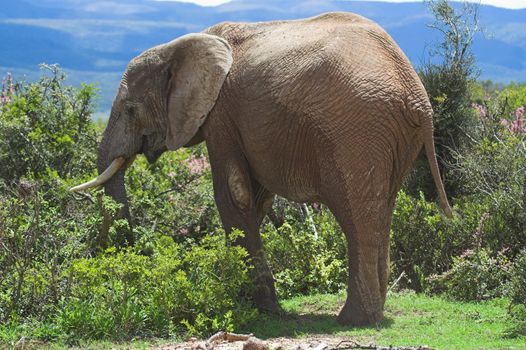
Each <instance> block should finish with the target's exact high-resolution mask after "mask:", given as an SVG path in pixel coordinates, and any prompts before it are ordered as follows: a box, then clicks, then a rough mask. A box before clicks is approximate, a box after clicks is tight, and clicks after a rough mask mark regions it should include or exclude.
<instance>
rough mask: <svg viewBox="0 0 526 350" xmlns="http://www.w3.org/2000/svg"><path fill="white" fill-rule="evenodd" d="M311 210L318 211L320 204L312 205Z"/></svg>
mask: <svg viewBox="0 0 526 350" xmlns="http://www.w3.org/2000/svg"><path fill="white" fill-rule="evenodd" d="M312 208H313V209H314V210H318V209H320V204H319V203H312Z"/></svg>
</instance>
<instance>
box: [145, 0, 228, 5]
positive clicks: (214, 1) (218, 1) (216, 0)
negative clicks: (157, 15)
mask: <svg viewBox="0 0 526 350" xmlns="http://www.w3.org/2000/svg"><path fill="white" fill-rule="evenodd" d="M155 1H177V2H188V3H192V4H196V5H200V6H218V5H222V4H226V3H227V2H230V0H155Z"/></svg>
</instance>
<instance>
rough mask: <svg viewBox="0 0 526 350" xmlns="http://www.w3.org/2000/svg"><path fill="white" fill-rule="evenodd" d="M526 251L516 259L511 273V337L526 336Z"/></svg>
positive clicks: (509, 333)
mask: <svg viewBox="0 0 526 350" xmlns="http://www.w3.org/2000/svg"><path fill="white" fill-rule="evenodd" d="M525 286H526V250H523V251H522V252H521V253H520V254H519V255H518V256H517V258H516V260H515V263H514V266H513V270H512V272H511V284H510V291H509V297H510V299H511V303H510V307H509V317H510V327H509V329H508V335H509V336H513V337H516V336H524V335H526V288H525Z"/></svg>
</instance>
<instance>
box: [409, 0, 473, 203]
mask: <svg viewBox="0 0 526 350" xmlns="http://www.w3.org/2000/svg"><path fill="white" fill-rule="evenodd" d="M427 4H428V8H429V11H430V12H431V13H432V15H433V16H434V19H435V20H434V22H432V23H431V24H430V25H429V26H430V27H431V28H433V29H435V30H436V31H438V32H439V33H440V34H441V37H442V41H441V42H440V43H439V44H438V45H437V47H435V49H434V51H432V52H431V57H433V56H435V60H434V61H429V62H427V63H425V64H424V65H423V67H421V68H420V70H419V75H420V79H421V80H422V83H423V84H424V86H425V88H426V90H427V94H428V96H429V99H430V102H431V106H432V107H433V110H434V121H433V123H434V137H435V147H436V154H437V158H438V163H439V168H440V171H441V174H442V176H443V177H444V179H445V181H444V182H445V187H446V189H447V192H448V194H449V196H452V197H456V196H458V195H461V194H463V193H464V192H463V184H462V182H460V181H459V180H458V179H457V178H456V177H453V176H450V173H449V167H448V165H449V164H450V163H451V162H452V160H453V152H454V151H459V150H466V151H468V150H469V148H470V146H471V145H470V134H471V133H473V132H474V131H475V130H476V128H475V125H476V116H475V113H474V111H473V109H472V108H471V107H470V105H471V99H472V96H471V91H472V90H471V87H472V86H473V85H474V82H475V79H476V76H477V71H476V67H475V65H474V63H475V58H474V55H473V53H472V52H471V46H472V44H473V40H474V37H475V35H476V34H477V32H478V31H479V26H478V20H477V6H476V5H474V4H472V3H467V2H466V3H464V4H463V7H462V8H461V9H458V8H456V7H453V6H452V5H450V4H449V2H448V1H447V0H430V1H427ZM404 188H405V189H406V192H408V193H409V194H411V195H413V196H415V197H418V193H419V192H420V191H423V192H424V194H425V195H426V198H436V192H435V191H436V190H435V185H434V182H433V178H432V176H431V173H430V170H429V166H428V163H427V159H426V158H425V156H424V154H423V153H421V155H420V157H419V158H418V160H417V162H416V167H415V170H414V171H413V173H412V174H411V175H410V176H409V177H408V179H407V181H406V184H405V186H404Z"/></svg>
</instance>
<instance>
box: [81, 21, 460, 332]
mask: <svg viewBox="0 0 526 350" xmlns="http://www.w3.org/2000/svg"><path fill="white" fill-rule="evenodd" d="M432 112H433V111H432V109H431V104H430V102H429V100H428V97H427V94H426V91H425V89H424V87H423V85H422V83H421V81H420V79H419V77H418V75H417V74H416V72H415V71H414V69H413V67H412V66H411V64H410V62H409V60H408V59H407V57H406V56H405V55H404V53H403V52H402V51H401V50H400V48H399V47H398V45H397V44H396V43H395V42H394V41H393V39H392V38H391V37H390V36H389V35H388V34H387V33H386V32H385V31H384V30H383V29H382V28H381V27H380V26H378V25H377V24H376V23H374V22H372V21H370V20H368V19H366V18H364V17H361V16H359V15H356V14H352V13H348V12H337V13H326V14H322V15H319V16H316V17H312V18H308V19H303V20H296V21H274V22H259V23H226V22H225V23H220V24H217V25H215V26H212V27H210V28H207V29H205V30H204V31H203V32H202V33H194V34H188V35H184V36H182V37H180V38H177V39H175V40H173V41H171V42H169V43H166V44H163V45H160V46H157V47H154V48H152V49H150V50H148V51H146V52H144V53H142V54H141V55H139V56H138V57H136V58H134V59H133V60H132V61H131V62H130V63H129V65H128V67H127V69H126V71H125V72H124V74H123V77H122V81H121V85H120V88H119V91H118V93H117V96H116V98H115V100H114V102H113V107H112V111H111V115H110V119H109V121H108V125H107V128H106V130H105V132H104V135H103V138H102V141H101V143H100V146H99V153H98V169H99V173H100V174H101V176H102V174H105V173H106V174H109V173H112V174H113V175H112V176H111V178H109V179H105V180H107V181H106V182H105V183H104V187H105V191H106V194H108V195H110V196H111V197H113V199H115V200H116V201H117V202H119V203H121V204H123V207H122V212H121V215H122V216H124V217H126V218H128V219H129V220H130V223H132V220H131V218H130V212H129V206H128V200H127V196H126V189H125V186H124V175H125V171H126V167H127V166H128V165H129V164H131V162H133V159H134V157H135V155H137V154H141V153H142V154H144V155H145V156H146V158H147V159H148V161H150V162H155V160H156V159H157V158H158V157H159V156H160V155H161V154H162V153H163V152H165V151H171V150H176V149H178V148H180V147H186V146H191V145H194V144H197V143H199V142H203V141H204V142H206V146H207V149H208V154H209V157H210V165H211V169H212V177H213V184H214V197H215V202H216V204H217V208H218V211H219V214H220V216H221V220H222V223H223V227H224V228H225V231H226V232H227V233H228V232H230V231H231V230H232V229H233V228H238V229H240V230H242V231H243V232H244V233H245V236H244V237H240V238H239V239H238V241H237V243H238V244H239V245H241V246H243V247H244V248H245V249H246V250H247V251H248V253H249V255H250V258H251V262H252V263H253V269H252V270H251V277H252V280H253V282H254V285H255V288H254V292H253V299H254V301H255V303H256V305H257V306H258V308H259V309H261V310H266V311H271V312H279V304H278V300H277V296H276V291H275V287H274V278H273V275H272V271H271V270H270V267H269V265H268V263H267V260H266V257H265V253H264V252H263V245H262V241H261V236H260V232H259V226H260V224H261V222H262V219H263V218H264V216H265V215H266V213H267V211H268V209H269V208H270V206H271V205H272V201H273V199H274V196H275V195H279V196H282V197H284V198H287V199H289V200H293V201H296V202H313V201H316V202H320V203H323V204H325V205H327V207H328V208H329V209H330V210H331V212H332V213H333V214H334V216H335V217H336V220H337V221H338V223H339V224H340V226H341V228H342V230H343V232H344V234H345V237H346V239H347V243H348V244H347V246H348V248H347V249H348V252H347V253H348V254H347V255H348V259H349V269H348V270H349V278H348V281H347V292H348V294H347V300H346V302H345V304H344V306H343V308H342V309H341V311H340V313H339V315H338V321H339V322H340V323H342V324H351V325H373V324H376V323H378V322H381V321H382V319H383V317H384V314H383V310H384V303H385V298H386V292H387V281H388V276H389V228H390V225H391V218H392V214H393V207H394V202H395V198H396V194H397V193H398V190H399V189H400V186H401V183H402V180H403V178H404V176H405V175H406V174H407V173H408V172H409V170H410V169H411V167H412V164H413V162H414V160H415V158H416V157H417V155H418V153H419V152H420V150H421V149H422V147H424V149H425V151H426V155H427V159H428V163H429V167H430V169H431V173H432V175H433V178H434V180H435V184H436V187H437V193H438V195H439V199H440V202H441V205H442V208H443V210H444V213H445V214H446V215H448V216H451V208H450V207H449V204H448V202H447V198H446V193H445V190H444V187H443V184H442V181H441V178H440V174H439V170H438V165H437V160H436V155H435V148H434V143H433V124H432ZM119 159H124V162H123V164H124V165H122V166H121V167H120V168H118V169H113V170H116V171H113V172H110V171H109V170H108V168H110V170H111V169H112V166H111V165H112V164H115V161H116V160H119ZM121 163H122V161H121ZM99 180H100V179H99ZM100 182H101V181H94V182H90V183H87V184H84V185H81V186H79V187H76V188H82V189H86V188H87V187H90V186H92V185H93V184H98V183H100ZM88 185H89V186H88ZM106 227H109V226H108V225H106ZM119 233H120V234H121V236H124V237H125V239H126V240H127V241H128V243H132V240H133V235H131V234H130V232H129V231H128V232H119Z"/></svg>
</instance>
